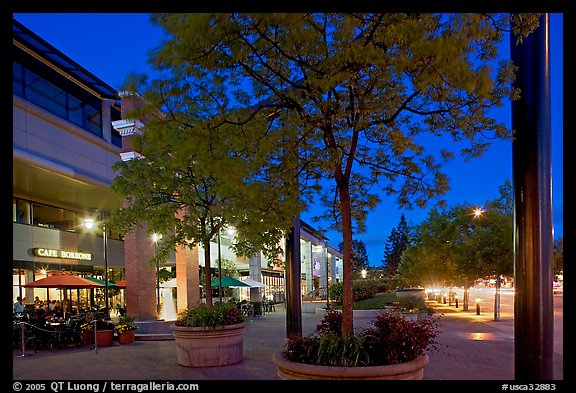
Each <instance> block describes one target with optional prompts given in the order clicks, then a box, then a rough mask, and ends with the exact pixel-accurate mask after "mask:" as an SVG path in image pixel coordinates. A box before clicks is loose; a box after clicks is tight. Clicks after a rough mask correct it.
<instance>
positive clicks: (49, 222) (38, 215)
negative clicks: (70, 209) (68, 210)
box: [32, 203, 64, 229]
mask: <svg viewBox="0 0 576 393" xmlns="http://www.w3.org/2000/svg"><path fill="white" fill-rule="evenodd" d="M63 218H64V209H60V208H57V207H52V206H46V205H41V204H39V203H33V204H32V223H33V224H34V225H38V226H41V227H46V228H55V229H63V228H62V221H63Z"/></svg>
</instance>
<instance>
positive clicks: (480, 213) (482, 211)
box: [472, 207, 486, 218]
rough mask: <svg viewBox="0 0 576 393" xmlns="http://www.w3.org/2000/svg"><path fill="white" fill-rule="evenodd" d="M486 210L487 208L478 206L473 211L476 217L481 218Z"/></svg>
mask: <svg viewBox="0 0 576 393" xmlns="http://www.w3.org/2000/svg"><path fill="white" fill-rule="evenodd" d="M485 211H486V210H484V209H482V208H481V207H476V208H474V210H473V211H472V214H473V215H474V218H479V217H480V216H481V215H482V214H484V212H485Z"/></svg>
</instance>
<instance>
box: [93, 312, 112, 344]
mask: <svg viewBox="0 0 576 393" xmlns="http://www.w3.org/2000/svg"><path fill="white" fill-rule="evenodd" d="M95 325H96V327H95V331H96V334H95V343H96V345H97V346H99V347H104V346H107V345H112V344H113V343H114V323H112V322H110V321H107V320H105V319H101V318H99V319H97V320H96V322H95Z"/></svg>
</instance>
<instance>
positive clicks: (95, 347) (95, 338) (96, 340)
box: [92, 319, 98, 353]
mask: <svg viewBox="0 0 576 393" xmlns="http://www.w3.org/2000/svg"><path fill="white" fill-rule="evenodd" d="M92 323H93V324H94V353H98V335H97V334H96V326H97V323H96V319H95V320H93V321H92Z"/></svg>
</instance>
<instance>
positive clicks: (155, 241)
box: [152, 233, 162, 316]
mask: <svg viewBox="0 0 576 393" xmlns="http://www.w3.org/2000/svg"><path fill="white" fill-rule="evenodd" d="M152 239H153V240H154V251H155V254H156V315H158V316H160V261H159V260H158V240H160V239H162V235H160V234H157V233H154V234H153V235H152Z"/></svg>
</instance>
